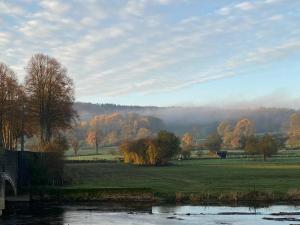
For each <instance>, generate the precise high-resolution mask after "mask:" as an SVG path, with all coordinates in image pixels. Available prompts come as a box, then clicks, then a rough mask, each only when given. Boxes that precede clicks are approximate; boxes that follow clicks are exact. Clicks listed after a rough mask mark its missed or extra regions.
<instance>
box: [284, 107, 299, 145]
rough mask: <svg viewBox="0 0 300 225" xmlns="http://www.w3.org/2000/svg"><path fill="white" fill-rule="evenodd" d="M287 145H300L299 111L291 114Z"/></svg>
mask: <svg viewBox="0 0 300 225" xmlns="http://www.w3.org/2000/svg"><path fill="white" fill-rule="evenodd" d="M287 146H288V147H290V148H298V147H299V146H300V115H299V114H298V113H293V114H292V115H291V116H290V123H289V130H288V140H287Z"/></svg>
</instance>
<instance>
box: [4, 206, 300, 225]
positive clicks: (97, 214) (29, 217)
mask: <svg viewBox="0 0 300 225" xmlns="http://www.w3.org/2000/svg"><path fill="white" fill-rule="evenodd" d="M0 224H3V225H17V224H22V225H40V224H45V225H61V224H65V225H67V224H68V225H81V224H89V225H96V224H97V225H98V224H99V225H115V224H118V225H119V224H122V225H140V224H144V225H154V224H160V225H165V224H172V225H189V224H190V225H194V224H197V225H199V224H203V225H213V224H214V225H216V224H218V225H231V224H232V225H242V224H243V225H247V224H248V225H252V224H262V225H276V224H279V225H290V224H300V207H297V206H279V205H277V206H272V207H268V208H256V209H254V208H247V207H225V206H209V207H205V206H171V207H170V206H155V207H152V208H151V207H150V208H148V207H141V206H137V207H132V206H126V207H124V206H119V205H117V206H116V205H114V206H111V205H110V206H107V205H91V204H88V205H81V206H74V205H73V206H46V207H45V206H43V207H40V206H38V207H37V206H31V207H30V206H29V207H28V206H27V207H22V206H15V209H14V210H11V211H10V214H9V215H5V216H4V217H2V218H1V219H0Z"/></svg>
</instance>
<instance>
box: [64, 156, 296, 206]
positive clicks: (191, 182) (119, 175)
mask: <svg viewBox="0 0 300 225" xmlns="http://www.w3.org/2000/svg"><path fill="white" fill-rule="evenodd" d="M65 177H66V180H68V181H69V184H70V188H74V189H86V190H88V189H90V188H151V189H152V190H153V192H154V195H155V196H156V197H157V198H162V199H169V200H172V201H175V200H177V201H194V202H201V201H208V200H216V201H225V202H229V201H243V200H253V199H257V200H261V201H267V200H270V201H296V200H297V201H298V200H300V163H299V159H298V158H285V159H280V158H276V159H273V160H270V161H268V162H263V161H260V160H256V161H253V160H242V159H239V160H230V159H229V160H228V159H227V160H220V159H211V160H188V161H175V162H173V165H171V166H165V167H137V166H132V165H125V164H122V163H117V162H116V163H70V164H68V163H67V164H66V166H65Z"/></svg>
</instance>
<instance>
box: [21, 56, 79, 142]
mask: <svg viewBox="0 0 300 225" xmlns="http://www.w3.org/2000/svg"><path fill="white" fill-rule="evenodd" d="M25 87H26V92H27V95H28V103H29V104H28V108H29V112H30V114H29V117H30V121H32V127H33V128H34V130H35V132H36V133H37V134H38V137H39V139H40V142H41V144H42V145H43V144H49V143H50V142H51V141H52V139H53V137H54V134H58V133H59V132H60V131H63V130H65V129H67V128H70V127H71V124H72V121H73V120H74V119H75V118H76V112H75V111H74V110H73V108H72V105H73V102H74V87H73V81H72V79H71V78H70V77H69V76H68V73H67V70H66V68H65V67H63V66H62V65H61V64H60V63H59V62H58V61H57V60H56V59H55V58H52V57H49V56H47V55H43V54H36V55H34V56H32V58H31V59H30V61H29V62H28V66H27V76H26V79H25Z"/></svg>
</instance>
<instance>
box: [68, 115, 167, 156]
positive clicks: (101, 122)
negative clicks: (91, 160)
mask: <svg viewBox="0 0 300 225" xmlns="http://www.w3.org/2000/svg"><path fill="white" fill-rule="evenodd" d="M163 127H164V125H163V122H162V121H161V120H160V119H158V118H156V117H153V116H143V115H139V114H136V113H124V114H121V113H111V114H103V115H97V116H94V117H93V118H92V119H90V120H88V121H82V122H80V123H78V125H77V126H75V127H74V129H73V130H70V132H68V135H67V136H68V139H69V142H70V144H71V146H72V148H73V150H74V153H75V155H76V154H77V151H78V149H79V148H81V147H87V146H90V147H93V148H95V150H96V153H97V154H98V153H99V149H100V147H101V146H113V145H119V144H120V143H121V142H122V141H124V140H136V139H142V138H149V137H153V136H155V135H156V134H157V133H158V131H160V130H162V129H163Z"/></svg>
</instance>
